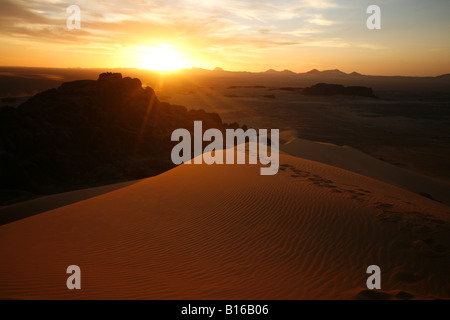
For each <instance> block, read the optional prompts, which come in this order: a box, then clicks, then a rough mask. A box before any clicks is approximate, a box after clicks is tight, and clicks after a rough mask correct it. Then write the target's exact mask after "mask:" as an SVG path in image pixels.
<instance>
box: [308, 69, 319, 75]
mask: <svg viewBox="0 0 450 320" xmlns="http://www.w3.org/2000/svg"><path fill="white" fill-rule="evenodd" d="M320 73H321V72H320V71H319V70H317V69H312V70H310V71H308V72H306V74H320Z"/></svg>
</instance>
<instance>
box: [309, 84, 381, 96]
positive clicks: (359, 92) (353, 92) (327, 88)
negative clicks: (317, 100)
mask: <svg viewBox="0 0 450 320" xmlns="http://www.w3.org/2000/svg"><path fill="white" fill-rule="evenodd" d="M303 94H305V95H310V96H334V95H346V96H360V97H369V98H376V97H375V96H374V94H373V91H372V89H371V88H367V87H357V86H351V87H344V86H343V85H340V84H327V83H318V84H315V85H313V86H311V87H308V88H305V89H303Z"/></svg>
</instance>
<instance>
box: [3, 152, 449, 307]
mask: <svg viewBox="0 0 450 320" xmlns="http://www.w3.org/2000/svg"><path fill="white" fill-rule="evenodd" d="M280 168H281V170H280V172H279V174H278V175H276V176H271V177H268V176H261V175H259V166H249V165H212V166H207V165H181V166H179V167H177V168H175V169H173V170H170V171H168V172H165V173H163V174H161V175H159V176H156V177H152V178H149V179H145V180H143V181H141V182H138V183H135V184H133V185H131V186H128V187H125V188H122V189H120V190H116V191H112V192H110V193H106V194H103V195H100V196H97V197H94V198H91V199H88V200H84V201H81V202H78V203H74V204H72V205H69V206H65V207H62V208H58V209H56V210H52V211H48V212H45V213H42V214H39V215H36V216H33V217H29V218H27V219H24V220H21V221H15V222H12V223H9V224H7V225H4V226H1V227H0V252H1V253H2V262H1V263H0V297H1V298H13V299H15V298H19V299H29V298H50V299H78V298H82V299H117V298H121V299H354V298H359V299H366V298H369V299H377V298H394V299H402V298H408V299H409V298H425V299H427V298H450V289H449V288H448V286H445V283H449V280H450V279H449V277H448V266H449V262H450V260H449V256H450V255H449V248H448V245H449V243H450V241H449V240H450V239H449V233H448V226H449V214H450V208H449V207H448V206H447V205H445V204H441V203H438V202H436V201H432V200H430V199H427V198H425V197H421V196H419V195H417V194H415V193H412V192H410V191H407V190H404V189H401V188H398V187H396V186H392V185H389V184H386V183H383V182H381V181H378V180H375V179H373V178H370V177H364V176H362V175H359V174H356V173H352V172H349V171H347V170H342V169H339V168H335V167H332V166H329V165H326V164H321V163H318V162H315V161H310V160H306V159H300V158H296V157H293V156H290V155H286V154H282V155H280ZM71 264H77V265H79V266H80V268H81V270H82V271H81V272H82V290H78V291H70V290H68V289H67V288H66V286H65V281H66V278H67V275H66V274H65V269H66V268H67V266H69V265H71ZM372 264H376V265H379V266H380V267H381V270H382V290H381V292H380V291H376V292H375V291H371V292H368V291H367V289H366V287H365V283H366V279H367V277H368V275H366V273H365V271H366V268H367V267H368V266H369V265H372Z"/></svg>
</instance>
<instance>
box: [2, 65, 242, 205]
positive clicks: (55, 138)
mask: <svg viewBox="0 0 450 320" xmlns="http://www.w3.org/2000/svg"><path fill="white" fill-rule="evenodd" d="M195 120H201V121H203V128H204V129H205V130H206V129H208V128H218V129H220V130H225V129H226V128H228V127H229V126H228V125H225V124H223V123H222V120H221V118H220V117H219V115H218V114H215V113H207V112H205V111H203V110H190V111H188V110H187V109H186V108H185V107H183V106H176V105H170V104H168V103H163V102H160V101H159V100H158V99H157V97H156V95H155V92H154V91H153V89H151V88H150V87H146V88H143V87H142V84H141V81H140V80H139V79H131V78H128V77H126V78H122V75H121V74H117V73H116V74H114V73H105V74H101V75H100V76H99V78H98V80H97V81H94V80H81V81H73V82H67V83H64V84H62V85H61V86H60V87H59V88H57V89H51V90H47V91H45V92H42V93H39V94H37V95H35V96H34V97H32V98H30V99H29V100H28V101H27V102H25V103H23V104H22V105H20V106H19V107H17V108H10V107H4V108H2V109H0V168H1V171H0V204H2V203H3V204H5V203H8V202H11V201H12V200H13V199H14V194H15V195H17V197H19V196H20V199H21V200H22V198H23V197H24V195H26V194H28V193H32V194H47V193H54V192H60V191H67V190H73V189H76V188H84V187H87V186H93V185H101V184H106V183H110V182H117V181H124V180H129V179H135V178H142V177H147V176H152V175H155V174H158V173H161V172H163V171H165V170H168V169H170V168H172V167H173V164H172V162H171V158H170V151H171V149H172V147H173V146H174V144H175V143H176V142H171V134H172V132H173V130H175V129H178V128H186V129H188V130H190V131H191V132H193V124H194V121H195ZM235 126H236V125H235V124H233V125H232V126H231V127H235Z"/></svg>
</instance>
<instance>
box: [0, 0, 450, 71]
mask: <svg viewBox="0 0 450 320" xmlns="http://www.w3.org/2000/svg"><path fill="white" fill-rule="evenodd" d="M392 2H395V3H392ZM69 4H77V5H79V7H80V8H81V29H80V30H68V29H67V26H66V20H67V17H68V16H69V14H67V13H66V9H67V7H68V5H69ZM370 4H372V2H371V1H365V0H358V1H356V0H354V1H350V0H349V1H336V0H296V1H290V0H285V1H261V0H258V1H255V0H254V1H237V0H208V1H204V2H198V1H193V0H178V1H170V0H157V1H143V0H122V1H117V0H109V1H107V0H90V1H87V0H77V1H72V2H70V3H68V2H67V1H61V0H45V1H44V0H26V1H25V0H2V1H1V2H0V24H1V29H0V30H1V31H0V58H1V62H0V65H4V66H8V65H9V66H12V65H14V66H39V67H137V68H148V69H163V70H166V69H178V68H190V67H201V68H206V69H213V68H214V67H217V66H220V67H222V68H224V69H226V70H235V71H238V70H239V71H243V70H245V71H264V70H267V69H270V68H272V69H277V70H283V69H289V70H292V71H295V72H304V71H308V70H310V69H313V68H317V69H320V70H324V69H336V68H338V69H341V70H342V71H345V72H352V71H357V72H360V73H365V74H383V75H418V76H425V75H440V74H444V73H450V59H449V57H450V42H449V41H448V34H449V32H450V19H448V17H447V15H448V12H450V10H449V9H450V2H449V1H448V0H432V1H426V2H425V1H421V0H409V1H406V0H399V1H385V0H383V1H377V4H378V5H379V6H380V7H381V10H382V11H381V12H382V29H381V30H368V29H367V27H366V19H367V17H368V16H369V15H368V14H367V13H366V9H367V7H368V6H369V5H370Z"/></svg>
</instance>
